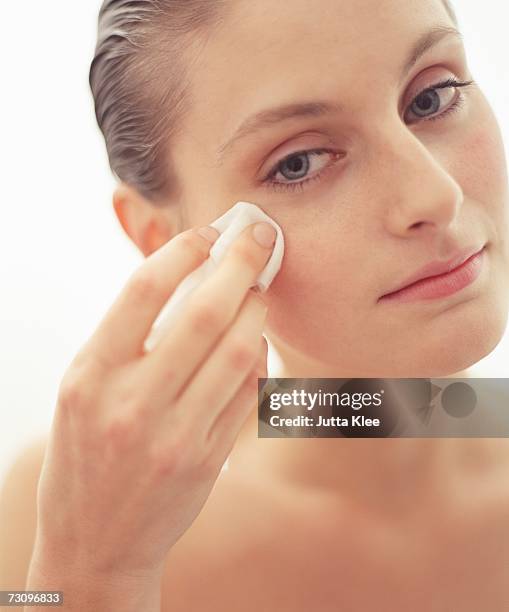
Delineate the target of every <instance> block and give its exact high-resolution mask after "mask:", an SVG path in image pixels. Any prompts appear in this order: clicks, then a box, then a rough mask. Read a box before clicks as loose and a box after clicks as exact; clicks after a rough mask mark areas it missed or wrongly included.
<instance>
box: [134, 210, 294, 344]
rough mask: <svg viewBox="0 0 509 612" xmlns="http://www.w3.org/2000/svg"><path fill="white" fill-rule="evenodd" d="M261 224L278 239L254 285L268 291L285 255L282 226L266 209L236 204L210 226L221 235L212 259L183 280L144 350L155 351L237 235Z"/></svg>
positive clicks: (212, 251)
mask: <svg viewBox="0 0 509 612" xmlns="http://www.w3.org/2000/svg"><path fill="white" fill-rule="evenodd" d="M259 221H266V222H267V223H270V224H271V225H272V226H273V227H274V228H275V229H276V232H277V237H276V242H275V245H274V248H273V251H272V254H271V257H270V259H269V261H268V262H267V265H266V266H265V268H264V269H263V270H262V272H261V273H260V275H259V276H258V278H257V280H256V282H255V283H254V284H253V285H252V286H253V287H255V286H256V287H258V289H259V290H260V291H261V292H262V293H263V292H265V291H266V290H267V289H268V288H269V286H270V284H271V283H272V281H273V279H274V277H275V276H276V274H277V273H278V272H279V269H280V268H281V262H282V259H283V253H284V239H283V232H282V230H281V228H280V227H279V225H278V224H277V223H276V222H275V221H274V220H273V219H271V218H270V217H269V216H268V215H267V214H265V213H264V212H263V210H261V209H260V208H259V207H258V206H256V204H250V203H249V202H237V203H236V204H235V205H234V206H232V207H231V208H230V209H229V210H227V211H226V212H225V213H224V215H221V216H220V217H219V218H218V219H216V220H215V221H213V222H212V223H209V225H211V226H212V227H214V228H215V229H217V230H218V231H219V232H220V236H219V237H218V238H217V240H216V242H215V243H214V244H213V245H212V247H211V249H210V256H209V257H208V258H207V259H206V260H205V261H204V262H203V263H202V264H201V266H199V267H198V268H196V269H195V270H193V271H192V272H191V273H190V274H188V276H186V277H185V278H184V279H183V280H182V282H181V283H180V284H179V285H178V286H177V288H176V289H175V291H174V292H173V294H172V296H171V297H170V299H169V300H168V302H167V303H166V304H165V306H164V307H163V309H162V310H161V312H160V313H159V315H158V317H157V319H156V320H155V322H154V325H153V326H152V330H151V332H150V334H149V335H148V337H147V339H146V340H145V344H144V348H145V351H151V350H152V349H153V347H154V346H155V344H156V343H157V342H158V340H159V338H160V337H161V336H162V335H164V332H165V330H166V329H167V327H170V326H171V321H172V318H173V317H174V315H175V313H176V312H177V311H178V310H180V308H182V306H183V305H184V304H185V302H186V299H187V298H188V296H189V295H190V294H191V293H192V291H194V289H196V287H198V286H199V285H200V284H201V283H202V282H203V281H204V280H205V279H206V278H208V277H209V276H210V275H211V274H212V273H213V271H214V270H215V268H217V265H218V264H219V262H220V261H221V259H223V257H224V256H225V254H226V251H227V250H228V248H229V246H230V244H231V243H232V242H233V241H234V240H236V239H237V236H238V235H239V234H240V233H241V232H242V231H243V230H244V228H245V227H247V226H248V225H251V224H252V223H257V222H259Z"/></svg>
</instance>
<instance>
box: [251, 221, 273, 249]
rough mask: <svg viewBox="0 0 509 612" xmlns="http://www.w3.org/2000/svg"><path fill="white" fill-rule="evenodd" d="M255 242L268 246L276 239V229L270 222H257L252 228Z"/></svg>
mask: <svg viewBox="0 0 509 612" xmlns="http://www.w3.org/2000/svg"><path fill="white" fill-rule="evenodd" d="M253 236H254V239H255V240H256V242H257V243H258V244H259V245H261V246H262V247H265V248H270V247H271V246H272V245H273V244H274V242H275V241H276V230H275V229H274V228H273V227H272V225H270V223H257V224H256V225H255V226H254V229H253Z"/></svg>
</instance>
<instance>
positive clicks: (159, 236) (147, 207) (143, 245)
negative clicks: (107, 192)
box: [113, 183, 172, 257]
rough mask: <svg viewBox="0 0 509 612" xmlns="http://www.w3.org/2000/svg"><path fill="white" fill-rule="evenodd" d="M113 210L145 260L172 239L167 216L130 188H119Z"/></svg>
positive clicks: (125, 186)
mask: <svg viewBox="0 0 509 612" xmlns="http://www.w3.org/2000/svg"><path fill="white" fill-rule="evenodd" d="M113 208H114V210H115V214H116V216H117V218H118V220H119V222H120V225H121V226H122V228H123V230H124V231H125V233H126V234H127V235H128V236H129V238H130V239H131V240H132V241H133V242H134V244H135V245H136V246H137V247H138V249H140V251H141V252H142V253H143V255H144V256H145V257H148V256H149V255H150V254H151V253H153V252H154V251H156V250H157V249H159V248H160V247H162V246H163V244H165V243H166V242H168V240H170V239H171V237H172V231H171V227H170V223H169V220H168V219H167V218H166V216H165V215H164V213H163V212H162V211H160V210H157V209H156V208H155V207H154V206H153V205H152V204H151V203H150V202H149V201H148V200H146V199H145V198H144V197H143V196H141V195H140V194H139V193H138V192H137V191H136V190H135V189H133V188H132V187H130V186H129V185H126V184H125V183H121V184H120V185H118V186H117V188H116V189H115V191H114V193H113Z"/></svg>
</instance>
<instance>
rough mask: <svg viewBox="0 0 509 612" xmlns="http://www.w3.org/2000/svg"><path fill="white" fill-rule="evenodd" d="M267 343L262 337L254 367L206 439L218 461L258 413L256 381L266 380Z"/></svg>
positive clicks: (218, 417) (229, 450) (225, 456)
mask: <svg viewBox="0 0 509 612" xmlns="http://www.w3.org/2000/svg"><path fill="white" fill-rule="evenodd" d="M267 351H268V348H267V341H266V339H265V338H264V337H263V336H262V348H261V350H260V356H259V358H258V361H257V363H256V366H255V367H254V368H253V369H252V370H251V371H250V372H249V374H248V376H247V377H246V378H245V380H244V382H243V384H242V386H241V387H240V388H239V389H238V391H237V393H236V394H235V395H234V396H233V398H232V399H231V401H230V402H229V403H228V405H227V406H226V407H225V408H224V409H223V411H222V412H221V413H220V414H219V415H218V416H217V418H216V420H215V421H214V423H213V424H212V426H211V428H210V430H209V432H208V437H207V444H209V445H210V447H211V448H212V449H213V451H212V452H214V453H218V457H219V460H220V461H225V460H226V458H227V456H228V455H229V454H230V452H231V450H232V448H233V445H234V444H235V441H236V439H237V437H238V435H239V433H240V430H241V429H242V427H243V426H244V424H245V423H246V421H247V419H248V418H249V417H250V416H251V415H252V413H253V410H254V411H256V415H255V416H256V417H257V412H258V381H259V379H260V378H267Z"/></svg>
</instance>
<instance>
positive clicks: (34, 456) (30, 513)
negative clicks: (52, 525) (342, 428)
mask: <svg viewBox="0 0 509 612" xmlns="http://www.w3.org/2000/svg"><path fill="white" fill-rule="evenodd" d="M46 444H47V437H46V436H44V437H40V438H37V439H34V440H31V441H29V442H28V443H26V444H25V445H24V447H23V448H22V449H21V450H20V451H19V452H18V454H17V455H16V456H15V457H14V459H13V460H12V461H11V463H10V466H9V468H8V470H7V473H6V475H5V476H4V478H3V479H2V482H1V485H0V542H1V547H0V576H1V577H2V578H1V579H2V580H3V581H4V582H5V583H6V584H7V587H8V588H20V589H23V588H24V585H25V580H26V576H27V572H28V565H29V563H30V559H31V557H32V550H33V544H34V540H35V531H36V526H37V486H38V482H39V476H40V472H41V467H42V463H43V460H44V454H45V450H46ZM0 586H3V585H0Z"/></svg>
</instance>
